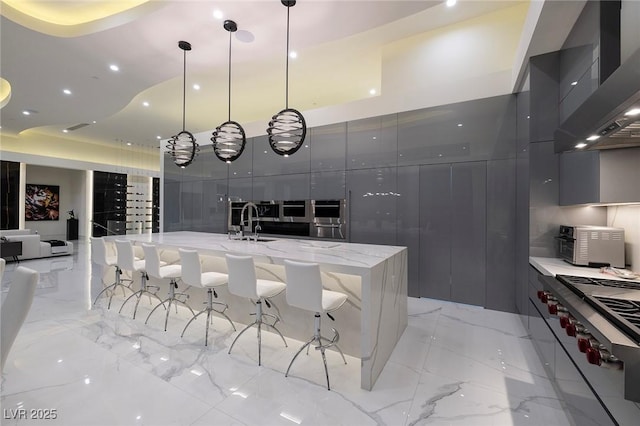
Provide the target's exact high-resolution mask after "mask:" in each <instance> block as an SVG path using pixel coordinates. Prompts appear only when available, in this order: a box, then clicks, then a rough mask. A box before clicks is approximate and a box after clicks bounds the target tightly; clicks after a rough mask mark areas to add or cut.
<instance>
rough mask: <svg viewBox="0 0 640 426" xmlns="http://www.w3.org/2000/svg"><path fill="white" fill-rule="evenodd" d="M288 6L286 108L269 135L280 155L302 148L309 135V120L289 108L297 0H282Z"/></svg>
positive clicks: (271, 125) (270, 125)
mask: <svg viewBox="0 0 640 426" xmlns="http://www.w3.org/2000/svg"><path fill="white" fill-rule="evenodd" d="M280 2H281V3H282V4H283V6H285V7H286V8H287V71H286V78H285V82H286V84H285V86H286V89H285V99H286V106H285V109H283V110H282V111H280V112H279V113H277V114H276V115H274V116H273V117H271V121H269V127H267V135H268V136H269V146H271V149H272V150H273V152H275V153H276V154H278V155H283V156H289V155H291V154H293V153H295V152H296V151H298V150H299V149H300V147H301V146H302V144H303V142H304V138H305V137H306V135H307V122H306V121H305V119H304V117H303V116H302V114H301V113H300V111H298V110H296V109H293V108H289V10H290V8H291V7H293V6H295V4H296V2H295V0H280Z"/></svg>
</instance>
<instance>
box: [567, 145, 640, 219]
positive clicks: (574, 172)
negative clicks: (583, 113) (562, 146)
mask: <svg viewBox="0 0 640 426" xmlns="http://www.w3.org/2000/svg"><path fill="white" fill-rule="evenodd" d="M639 164H640V147H638V148H625V149H610V150H602V151H587V152H571V153H563V154H561V155H560V205H562V206H568V205H574V204H587V203H635V202H639V201H640V185H639V184H638V183H639V182H640V167H638V165H639Z"/></svg>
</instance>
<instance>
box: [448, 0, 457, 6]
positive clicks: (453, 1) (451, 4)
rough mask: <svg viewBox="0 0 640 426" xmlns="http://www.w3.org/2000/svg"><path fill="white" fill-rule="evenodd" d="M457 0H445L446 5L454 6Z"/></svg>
mask: <svg viewBox="0 0 640 426" xmlns="http://www.w3.org/2000/svg"><path fill="white" fill-rule="evenodd" d="M456 3H457V0H447V7H451V6H455V4H456Z"/></svg>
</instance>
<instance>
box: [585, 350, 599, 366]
mask: <svg viewBox="0 0 640 426" xmlns="http://www.w3.org/2000/svg"><path fill="white" fill-rule="evenodd" d="M586 353H587V361H588V362H589V364H593V365H600V364H602V357H601V356H600V351H599V350H598V349H596V348H587V352H586Z"/></svg>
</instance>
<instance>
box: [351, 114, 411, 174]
mask: <svg viewBox="0 0 640 426" xmlns="http://www.w3.org/2000/svg"><path fill="white" fill-rule="evenodd" d="M397 164H398V116H397V114H392V115H384V116H381V117H373V118H365V119H362V120H355V121H350V122H349V123H348V124H347V169H366V168H372V167H394V166H396V165H397Z"/></svg>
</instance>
